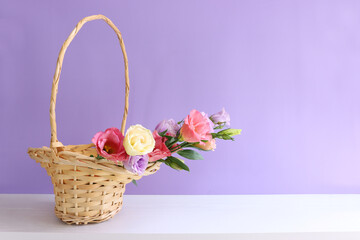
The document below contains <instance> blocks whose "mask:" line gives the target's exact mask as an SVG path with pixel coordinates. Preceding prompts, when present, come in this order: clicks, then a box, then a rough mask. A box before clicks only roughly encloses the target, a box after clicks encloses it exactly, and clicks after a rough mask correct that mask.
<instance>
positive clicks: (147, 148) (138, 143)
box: [124, 124, 155, 156]
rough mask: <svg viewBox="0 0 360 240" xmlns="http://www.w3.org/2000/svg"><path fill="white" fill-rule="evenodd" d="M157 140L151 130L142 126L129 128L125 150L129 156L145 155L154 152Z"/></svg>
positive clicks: (125, 140) (125, 139)
mask: <svg viewBox="0 0 360 240" xmlns="http://www.w3.org/2000/svg"><path fill="white" fill-rule="evenodd" d="M154 147H155V140H154V137H153V135H152V133H151V131H150V130H149V129H146V128H144V127H143V126H141V125H140V124H137V125H134V126H131V127H129V129H128V130H127V131H126V134H125V138H124V148H125V151H126V153H127V154H128V155H130V156H136V155H145V154H148V153H150V152H152V151H153V150H154Z"/></svg>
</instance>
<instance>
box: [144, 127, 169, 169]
mask: <svg viewBox="0 0 360 240" xmlns="http://www.w3.org/2000/svg"><path fill="white" fill-rule="evenodd" d="M153 136H154V139H155V148H154V151H152V152H151V153H149V162H154V161H157V160H160V159H163V158H165V157H168V156H171V151H170V150H169V149H168V148H167V147H166V145H165V142H166V140H167V139H166V137H161V136H160V135H159V134H158V132H157V131H156V130H155V131H154V132H153Z"/></svg>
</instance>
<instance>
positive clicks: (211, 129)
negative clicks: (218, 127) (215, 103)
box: [201, 112, 214, 133]
mask: <svg viewBox="0 0 360 240" xmlns="http://www.w3.org/2000/svg"><path fill="white" fill-rule="evenodd" d="M201 114H202V115H203V116H204V117H206V119H207V120H208V122H209V124H210V132H211V133H212V132H214V123H213V122H212V121H211V120H210V118H209V116H208V115H207V113H205V112H201Z"/></svg>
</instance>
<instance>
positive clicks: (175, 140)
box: [165, 137, 178, 148]
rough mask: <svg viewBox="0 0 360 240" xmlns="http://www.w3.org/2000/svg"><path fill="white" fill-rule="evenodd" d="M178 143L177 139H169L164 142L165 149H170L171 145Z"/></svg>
mask: <svg viewBox="0 0 360 240" xmlns="http://www.w3.org/2000/svg"><path fill="white" fill-rule="evenodd" d="M177 141H178V139H177V138H174V137H169V138H168V140H167V141H166V142H165V145H166V147H167V148H170V147H171V146H172V145H174V144H175V143H176V142H177Z"/></svg>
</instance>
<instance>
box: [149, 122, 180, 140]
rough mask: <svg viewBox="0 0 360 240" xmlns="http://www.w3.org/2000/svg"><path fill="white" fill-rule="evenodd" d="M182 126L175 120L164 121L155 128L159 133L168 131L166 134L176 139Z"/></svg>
mask: <svg viewBox="0 0 360 240" xmlns="http://www.w3.org/2000/svg"><path fill="white" fill-rule="evenodd" d="M179 129H180V126H179V124H177V123H176V121H175V120H174V119H168V120H162V121H161V122H159V124H158V125H157V126H156V127H155V130H156V131H157V132H159V133H161V132H164V131H167V132H166V134H167V135H169V136H172V137H175V136H176V134H177V132H178V131H179Z"/></svg>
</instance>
